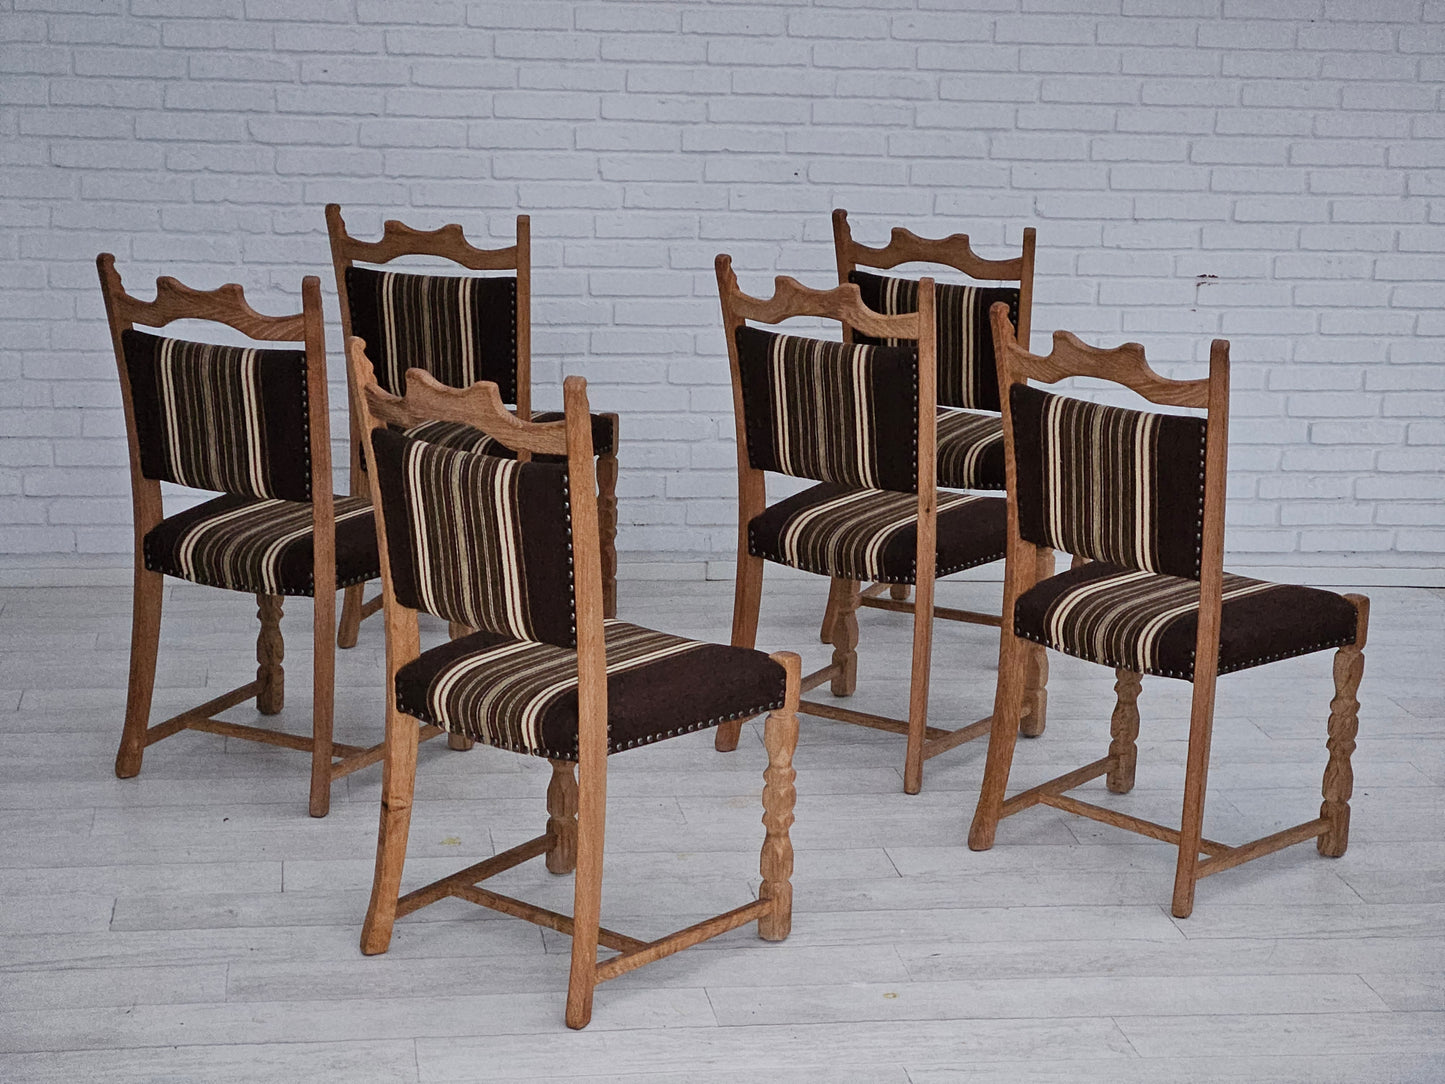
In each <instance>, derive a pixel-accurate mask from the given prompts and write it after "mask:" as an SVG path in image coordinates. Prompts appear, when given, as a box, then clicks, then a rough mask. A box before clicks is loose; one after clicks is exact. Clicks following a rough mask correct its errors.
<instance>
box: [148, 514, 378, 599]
mask: <svg viewBox="0 0 1445 1084" xmlns="http://www.w3.org/2000/svg"><path fill="white" fill-rule="evenodd" d="M335 501H336V504H335V509H336V586H337V587H349V586H350V585H351V584H354V583H364V582H365V581H367V580H371V579H375V578H376V577H378V576H380V575H381V560H380V558H379V557H378V556H377V550H376V526H375V523H374V522H373V520H372V515H371V502H370V501H369V500H367V499H366V498H365V497H337V498H335ZM311 542H312V529H311V505H310V504H308V503H304V502H301V501H281V500H256V499H254V498H251V497H235V496H226V497H217V498H216V499H215V500H211V501H206V502H205V503H204V504H199V505H196V507H194V508H188V509H186V511H184V512H180V513H178V514H176V515H174V516H170V517H168V518H166V519H164V520H162V521H161V522H160V523H158V524H157V525H156V526H155V527H153V528H152V529H151V530H150V531H149V532H148V533H147V534H146V536H145V566H146V568H148V569H150V570H151V571H152V572H164V573H165V574H166V575H167V576H178V577H180V578H181V579H183V580H190V581H192V582H193V583H203V584H207V585H209V586H211V587H224V588H227V589H228V590H231V591H246V592H249V593H252V594H258V595H310V596H314V595H315V594H316V579H315V570H314V567H313V563H312V548H311Z"/></svg>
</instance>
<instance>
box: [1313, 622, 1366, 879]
mask: <svg viewBox="0 0 1445 1084" xmlns="http://www.w3.org/2000/svg"><path fill="white" fill-rule="evenodd" d="M1345 597H1346V598H1348V599H1350V601H1351V602H1354V603H1355V609H1356V612H1357V613H1358V615H1359V616H1358V619H1357V626H1356V631H1355V642H1354V643H1353V644H1350V645H1349V646H1348V647H1342V648H1340V649H1339V651H1337V652H1335V697H1334V699H1333V700H1331V701H1330V724H1329V739H1328V741H1327V742H1326V743H1325V745H1326V748H1328V749H1329V751H1330V760H1329V763H1328V764H1327V765H1326V766H1325V779H1324V786H1323V788H1322V789H1323V791H1324V798H1325V800H1324V802H1323V803H1322V804H1321V805H1320V816H1321V817H1322V818H1323V819H1325V820H1326V821H1328V822H1329V826H1328V827H1327V828H1326V829H1325V830H1324V832H1322V833H1321V834H1320V837H1319V839H1318V840H1316V841H1315V847H1316V849H1317V850H1318V851H1319V852H1320V854H1322V855H1325V856H1326V857H1327V858H1338V857H1340V855H1342V854H1344V853H1345V848H1346V847H1347V846H1349V842H1350V796H1351V795H1352V794H1353V793H1354V789H1355V773H1354V769H1353V768H1351V766H1350V756H1351V754H1353V753H1354V751H1355V735H1356V733H1358V731H1359V729H1360V702H1359V700H1358V699H1356V696H1355V694H1356V693H1358V692H1359V690H1360V679H1361V678H1363V677H1364V676H1365V655H1364V651H1363V650H1362V648H1363V647H1364V645H1365V632H1366V626H1367V624H1368V622H1369V614H1370V604H1369V600H1368V599H1365V598H1364V597H1363V596H1360V595H1353V596H1351V595H1346V596H1345ZM1356 599H1358V600H1359V601H1356Z"/></svg>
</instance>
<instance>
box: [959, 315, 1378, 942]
mask: <svg viewBox="0 0 1445 1084" xmlns="http://www.w3.org/2000/svg"><path fill="white" fill-rule="evenodd" d="M990 318H991V321H992V327H993V337H994V348H995V352H996V354H997V357H998V365H999V379H1000V385H1001V386H1002V387H1003V388H1004V389H1005V396H1004V398H1003V402H1002V406H1003V417H1004V443H1005V449H1006V465H1007V470H1008V498H1007V499H1008V545H1009V560H1008V563H1007V573H1006V582H1005V588H1004V615H1005V618H1006V620H1005V623H1004V630H1003V637H1002V640H1001V642H1000V651H999V679H998V690H997V694H996V699H995V703H994V713H993V730H992V734H991V735H990V738H989V747H988V760H987V764H986V767H985V771H984V781H983V788H982V791H981V793H980V795H979V800H978V808H977V810H976V812H975V814H974V818H973V826H972V829H971V831H970V832H969V837H968V843H969V846H970V847H972V848H973V849H974V850H987V849H988V848H989V847H991V846H992V845H993V842H994V837H995V832H996V830H997V827H998V822H999V820H1000V819H1001V818H1002V817H1007V816H1011V815H1012V814H1014V813H1018V812H1021V811H1023V810H1025V809H1028V808H1030V807H1031V806H1034V805H1040V804H1042V805H1049V806H1053V807H1055V808H1057V809H1062V810H1065V811H1066V812H1070V813H1075V814H1079V815H1081V816H1084V817H1089V818H1092V819H1094V820H1097V821H1102V822H1103V823H1105V824H1111V825H1114V826H1116V827H1119V828H1125V829H1128V830H1129V831H1132V832H1137V833H1140V834H1141V835H1145V836H1148V837H1150V838H1152V839H1158V840H1164V841H1166V842H1169V843H1173V844H1176V845H1177V847H1178V851H1179V854H1178V863H1177V866H1176V870H1175V878H1174V898H1173V913H1174V915H1175V916H1176V917H1178V918H1186V917H1188V915H1189V914H1190V912H1191V911H1192V910H1193V907H1194V892H1195V886H1196V884H1197V883H1198V881H1199V879H1200V878H1202V877H1207V876H1209V875H1210V874H1213V873H1218V872H1220V871H1223V870H1226V869H1230V868H1232V867H1234V866H1237V865H1239V864H1240V863H1242V862H1247V861H1249V860H1250V859H1253V858H1258V857H1260V856H1261V855H1265V854H1270V853H1271V852H1273V851H1277V850H1279V849H1280V848H1282V847H1287V846H1289V845H1291V844H1294V843H1299V842H1303V841H1304V840H1307V839H1313V840H1315V841H1316V846H1317V848H1318V849H1319V852H1320V853H1321V854H1323V855H1328V856H1332V857H1337V856H1339V855H1342V854H1344V852H1345V847H1346V845H1347V843H1348V841H1349V827H1350V806H1349V799H1350V795H1351V792H1352V789H1353V776H1352V773H1351V767H1350V756H1351V754H1352V753H1353V751H1354V748H1355V734H1356V731H1357V730H1358V727H1359V714H1358V713H1359V702H1358V700H1357V699H1356V693H1357V692H1358V690H1359V684H1360V678H1361V677H1362V675H1363V673H1364V655H1363V648H1364V646H1365V635H1366V630H1367V627H1368V624H1369V612H1370V604H1369V600H1368V599H1366V598H1365V597H1364V596H1362V595H1353V594H1347V595H1339V594H1336V593H1334V592H1333V591H1322V590H1318V589H1315V588H1310V587H1297V586H1292V585H1287V584H1275V583H1267V582H1265V581H1262V580H1255V579H1249V578H1247V577H1244V576H1237V575H1234V574H1232V573H1228V572H1225V571H1224V493H1225V480H1226V455H1227V448H1228V441H1229V343H1227V342H1226V341H1224V340H1222V339H1216V340H1215V341H1214V343H1213V345H1212V346H1211V348H1210V352H1209V375H1208V376H1207V377H1205V378H1201V379H1196V380H1170V379H1166V378H1164V377H1162V376H1160V375H1159V374H1158V373H1156V372H1155V371H1154V370H1153V369H1151V368H1150V367H1149V364H1148V362H1147V361H1146V360H1145V357H1144V348H1143V347H1142V346H1140V345H1139V344H1138V343H1126V344H1124V345H1123V346H1120V347H1116V348H1114V349H1100V348H1097V347H1092V346H1088V345H1086V344H1084V343H1082V342H1080V341H1079V340H1078V339H1077V338H1076V337H1074V336H1073V335H1071V334H1069V333H1068V332H1064V331H1057V332H1055V333H1054V340H1053V350H1052V352H1051V353H1049V354H1048V355H1047V356H1045V357H1038V356H1036V355H1034V354H1031V353H1029V352H1028V350H1027V349H1025V348H1024V347H1023V346H1022V345H1020V344H1019V343H1018V342H1017V341H1016V340H1015V338H1014V335H1013V328H1012V327H1011V326H1010V324H1009V320H1008V313H1007V310H1006V307H1005V306H1004V305H1002V304H996V305H994V307H993V309H992V311H991V314H990ZM1070 377H1092V378H1095V379H1097V380H1102V381H1107V382H1110V383H1113V384H1116V385H1121V386H1123V387H1125V388H1127V389H1129V390H1130V391H1132V392H1134V393H1136V394H1138V395H1139V396H1142V397H1143V398H1144V399H1145V400H1146V401H1148V402H1149V403H1152V404H1155V405H1158V406H1164V407H1168V408H1170V409H1171V410H1179V409H1183V408H1192V409H1195V410H1202V411H1203V412H1204V413H1203V416H1202V417H1199V416H1193V415H1184V414H1178V413H1158V412H1153V411H1145V410H1131V409H1125V408H1123V407H1116V406H1106V405H1102V404H1099V403H1093V402H1087V401H1084V400H1082V399H1078V398H1075V397H1072V396H1068V395H1061V394H1057V393H1051V392H1045V391H1043V390H1041V389H1039V388H1035V387H1031V386H1030V385H1029V381H1030V380H1033V381H1037V382H1038V383H1042V384H1054V383H1057V382H1058V381H1060V380H1064V379H1067V378H1070ZM1041 547H1051V548H1053V549H1057V550H1062V551H1064V552H1066V553H1072V554H1073V555H1074V556H1075V558H1076V563H1075V566H1074V567H1073V568H1071V569H1070V570H1069V571H1067V572H1064V573H1062V574H1060V575H1058V576H1051V577H1042V576H1039V575H1038V574H1037V573H1036V572H1035V571H1034V569H1035V566H1034V564H1033V563H1032V561H1031V559H1030V558H1031V556H1032V555H1033V554H1034V553H1035V552H1036V551H1037V550H1038V549H1039V548H1041ZM1079 558H1082V559H1083V560H1082V563H1080V562H1079V561H1078V560H1077V559H1079ZM1036 644H1042V645H1045V646H1046V647H1048V648H1050V649H1051V650H1055V651H1061V652H1063V653H1065V654H1067V655H1072V656H1074V657H1076V658H1080V659H1085V660H1088V661H1090V662H1095V663H1099V664H1101V665H1104V666H1109V667H1113V668H1114V671H1115V676H1116V680H1117V685H1116V689H1117V691H1118V694H1119V696H1118V702H1117V705H1116V707H1115V710H1114V715H1113V719H1112V722H1111V726H1110V733H1111V738H1112V740H1111V742H1110V745H1109V752H1108V755H1107V756H1104V757H1101V758H1099V759H1098V760H1095V761H1093V762H1092V763H1090V764H1086V765H1084V766H1083V767H1081V768H1078V769H1076V770H1075V771H1072V772H1068V773H1065V774H1064V775H1061V776H1059V777H1058V778H1056V779H1052V780H1050V781H1048V782H1046V783H1040V784H1039V785H1037V786H1034V787H1030V788H1029V789H1027V790H1025V791H1022V792H1020V793H1018V794H1015V795H1013V796H1012V797H1006V790H1007V787H1008V777H1009V768H1010V765H1011V763H1012V759H1013V752H1014V738H1015V735H1016V733H1017V730H1018V720H1019V715H1020V710H1021V707H1020V705H1021V700H1022V699H1023V697H1024V696H1025V695H1026V694H1025V680H1024V678H1025V668H1024V665H1023V658H1024V650H1025V648H1026V647H1027V646H1030V645H1036ZM1330 648H1334V649H1337V650H1336V655H1335V662H1334V684H1335V695H1334V699H1333V700H1332V702H1331V704H1330V714H1329V723H1328V734H1327V738H1326V743H1325V744H1326V748H1327V750H1328V753H1329V760H1328V764H1327V766H1326V768H1325V773H1324V784H1323V790H1324V802H1323V804H1322V805H1321V806H1320V815H1319V816H1318V817H1317V818H1315V819H1314V820H1310V821H1306V822H1304V823H1302V824H1298V825H1295V826H1293V827H1290V828H1286V829H1284V830H1282V831H1278V832H1274V833H1271V834H1270V835H1267V836H1264V837H1262V838H1260V839H1256V840H1254V841H1253V842H1250V843H1244V844H1240V845H1238V846H1228V845H1226V844H1223V843H1219V842H1216V841H1215V840H1212V839H1207V838H1205V837H1204V835H1203V821H1204V798H1205V784H1206V781H1207V777H1208V771H1209V750H1210V740H1211V735H1212V732H1213V722H1214V694H1215V686H1216V681H1217V678H1218V675H1220V674H1227V673H1232V672H1234V671H1237V670H1245V669H1248V668H1251V667H1255V666H1260V665H1263V664H1265V663H1269V662H1275V661H1277V660H1280V659H1288V658H1293V657H1295V656H1297V655H1305V654H1309V653H1311V652H1315V651H1323V650H1327V649H1330ZM1143 674H1152V675H1157V676H1160V677H1169V678H1177V679H1181V680H1184V681H1189V682H1191V683H1192V685H1193V689H1192V701H1191V706H1190V715H1189V746H1188V754H1187V763H1186V771H1185V778H1184V805H1183V813H1182V817H1181V826H1180V828H1179V829H1177V830H1176V829H1174V828H1171V827H1168V826H1166V825H1162V824H1157V823H1155V822H1153V821H1148V820H1144V819H1143V818H1140V817H1136V816H1133V815H1130V814H1128V813H1125V812H1122V811H1121V810H1118V809H1113V808H1106V807H1104V806H1100V805H1097V804H1094V803H1090V802H1085V801H1081V800H1079V799H1077V798H1073V797H1070V796H1069V795H1068V793H1067V792H1068V791H1071V790H1073V789H1075V788H1076V787H1079V786H1081V785H1083V784H1084V783H1087V782H1089V781H1090V780H1093V779H1097V778H1098V777H1099V776H1104V777H1105V779H1106V785H1107V787H1108V789H1109V790H1110V791H1111V792H1113V793H1115V794H1124V793H1127V792H1128V791H1129V790H1131V789H1132V788H1133V785H1134V775H1135V766H1136V763H1137V759H1138V751H1137V746H1136V739H1137V737H1138V733H1139V712H1138V709H1137V699H1138V696H1139V689H1140V684H1141V675H1143ZM1201 854H1202V855H1204V857H1203V858H1201V857H1200V856H1201Z"/></svg>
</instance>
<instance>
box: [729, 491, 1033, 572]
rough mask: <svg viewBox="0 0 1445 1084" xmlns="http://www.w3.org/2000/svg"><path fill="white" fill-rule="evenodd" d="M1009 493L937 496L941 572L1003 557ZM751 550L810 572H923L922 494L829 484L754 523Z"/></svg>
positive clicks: (785, 503) (780, 504) (777, 506)
mask: <svg viewBox="0 0 1445 1084" xmlns="http://www.w3.org/2000/svg"><path fill="white" fill-rule="evenodd" d="M1006 509H1007V503H1006V502H1005V500H1004V498H1002V497H976V496H970V495H967V494H963V493H940V494H939V495H938V557H937V565H936V567H935V572H934V575H935V576H947V575H949V574H950V573H952V572H960V571H962V570H963V569H965V568H972V567H974V566H975V565H984V564H988V563H989V562H990V561H999V560H1002V559H1003V555H1004V549H1005V545H1006V538H1005V529H1006V524H1007V518H1006ZM748 552H749V553H751V554H753V555H754V556H755V557H762V558H765V559H766V560H769V561H776V562H777V563H778V564H781V565H788V566H789V567H791V568H800V569H803V570H804V571H805V572H817V573H819V574H821V575H824V576H839V577H843V578H845V579H852V580H873V581H877V582H880V583H913V582H915V580H916V579H917V574H918V568H917V564H918V498H917V497H916V496H915V495H913V494H910V493H894V492H891V491H888V490H881V489H849V488H847V487H845V486H837V485H831V484H829V483H823V484H822V485H816V486H813V487H812V488H811V489H806V490H804V491H803V492H802V493H798V494H795V495H794V496H792V497H788V498H787V499H785V500H781V501H779V502H778V503H777V504H775V505H773V506H772V507H771V508H769V509H767V510H766V511H764V512H763V513H762V514H761V515H759V516H756V517H755V518H754V519H753V521H752V522H751V523H750V524H748Z"/></svg>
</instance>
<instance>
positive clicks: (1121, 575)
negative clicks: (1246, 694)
mask: <svg viewBox="0 0 1445 1084" xmlns="http://www.w3.org/2000/svg"><path fill="white" fill-rule="evenodd" d="M1198 631H1199V581H1198V580H1193V579H1185V578H1182V577H1178V576H1165V575H1158V574H1155V573H1150V572H1143V571H1139V570H1136V569H1124V568H1118V567H1116V566H1114V565H1107V564H1103V563H1101V562H1091V563H1089V564H1086V565H1082V566H1080V567H1079V568H1075V569H1070V570H1069V571H1068V572H1065V573H1063V574H1062V575H1059V576H1054V577H1053V578H1051V579H1048V580H1044V581H1043V582H1042V583H1039V584H1037V585H1035V586H1034V587H1033V588H1031V589H1030V590H1028V591H1026V592H1025V593H1024V594H1023V595H1021V596H1020V597H1019V599H1018V602H1017V603H1016V605H1015V606H1014V632H1015V634H1016V635H1018V636H1022V637H1024V638H1025V639H1028V640H1033V641H1034V642H1035V643H1040V644H1046V645H1047V646H1049V647H1051V648H1054V649H1055V650H1057V651H1062V652H1064V653H1065V654H1068V655H1074V656H1077V657H1078V658H1081V659H1088V660H1089V661H1091V662H1097V663H1103V664H1104V665H1105V666H1113V667H1116V668H1117V667H1122V668H1124V669H1125V670H1133V671H1135V672H1137V673H1143V674H1157V675H1159V676H1161V677H1172V678H1183V679H1185V680H1191V679H1192V678H1193V677H1194V648H1195V639H1196V637H1197V635H1198ZM1354 639H1355V608H1354V607H1353V606H1351V605H1350V603H1349V601H1348V600H1346V599H1344V598H1342V597H1341V596H1339V595H1337V594H1335V593H1334V592H1333V591H1320V590H1317V589H1315V588H1312V587H1296V586H1292V585H1288V584H1276V583H1266V582H1264V581H1262V580H1251V579H1247V578H1245V577H1244V576H1235V575H1233V574H1231V573H1228V572H1226V573H1225V574H1224V606H1223V611H1222V616H1221V621H1220V632H1219V672H1220V673H1221V674H1225V673H1229V672H1230V671H1232V670H1245V669H1248V668H1249V667H1251V666H1259V665H1262V664H1263V663H1267V662H1273V661H1275V660H1276V659H1287V658H1290V657H1292V656H1295V655H1307V654H1309V653H1310V652H1313V651H1323V650H1325V649H1327V648H1333V647H1340V646H1342V645H1344V644H1349V643H1353V642H1354Z"/></svg>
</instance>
